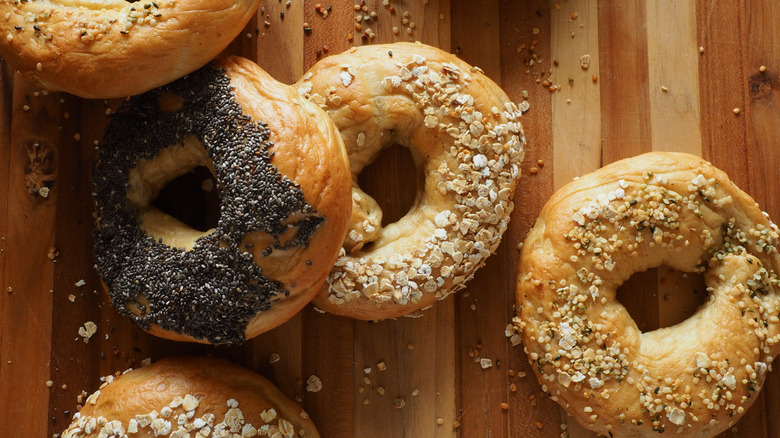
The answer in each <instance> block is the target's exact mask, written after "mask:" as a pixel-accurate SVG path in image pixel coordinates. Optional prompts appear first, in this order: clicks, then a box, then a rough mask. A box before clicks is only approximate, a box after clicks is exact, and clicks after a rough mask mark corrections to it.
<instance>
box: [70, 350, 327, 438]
mask: <svg viewBox="0 0 780 438" xmlns="http://www.w3.org/2000/svg"><path fill="white" fill-rule="evenodd" d="M103 380H104V383H103V384H102V385H101V386H100V389H98V390H97V391H95V392H94V393H92V394H91V395H90V396H89V397H88V398H87V399H86V400H85V402H84V406H83V407H82V408H81V409H80V410H79V412H77V413H76V414H75V415H74V416H73V422H72V423H71V424H70V426H69V427H68V428H67V429H66V430H65V431H64V432H63V433H62V437H63V438H109V437H110V438H120V437H124V438H127V437H134V438H147V437H149V438H151V437H164V438H185V437H190V438H206V437H246V438H248V437H256V436H266V437H271V438H293V437H303V436H305V437H307V438H317V437H319V434H318V433H317V429H316V428H315V427H314V424H313V423H312V421H311V420H310V419H309V417H308V415H306V412H304V411H303V410H302V409H301V407H300V406H299V405H298V404H296V403H295V402H293V401H292V400H290V399H288V398H287V397H285V396H284V394H282V393H281V392H280V391H279V390H278V389H277V388H276V387H275V386H274V385H273V384H272V383H271V382H269V381H268V380H266V379H265V378H263V377H262V376H260V375H258V374H256V373H254V372H252V371H250V370H248V369H246V368H243V367H240V366H238V365H235V364H233V363H231V362H228V361H227V360H224V359H217V358H206V357H178V358H166V359H161V360H159V361H157V362H155V363H153V364H151V365H147V366H144V367H141V368H137V369H134V370H128V371H125V372H124V373H122V374H121V375H118V376H108V377H106V378H104V379H103Z"/></svg>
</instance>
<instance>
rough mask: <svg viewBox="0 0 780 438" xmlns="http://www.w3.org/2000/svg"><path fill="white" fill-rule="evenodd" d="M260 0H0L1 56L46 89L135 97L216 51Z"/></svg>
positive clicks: (92, 95)
mask: <svg viewBox="0 0 780 438" xmlns="http://www.w3.org/2000/svg"><path fill="white" fill-rule="evenodd" d="M259 4H260V0H140V1H134V2H131V1H125V0H51V1H42V0H30V1H28V0H15V1H11V0H9V1H3V2H0V56H2V57H3V58H5V60H6V61H7V62H8V63H9V64H10V65H11V66H12V67H13V68H15V69H17V70H18V71H20V72H21V73H22V74H23V75H24V76H26V77H28V78H31V79H33V80H36V81H37V82H38V83H40V84H41V85H42V86H43V87H45V88H48V89H50V90H52V91H66V92H68V93H72V94H75V95H77V96H80V97H84V98H100V99H106V98H113V97H125V96H130V95H134V94H140V93H143V92H145V91H147V90H150V89H152V88H154V87H158V86H160V85H163V84H166V83H168V82H170V81H173V80H174V79H177V78H179V77H181V76H184V75H185V74H187V73H191V72H192V71H194V70H197V69H198V68H200V67H202V66H203V65H204V64H206V63H207V62H208V61H210V60H211V59H212V58H214V57H215V56H217V55H218V54H219V52H221V51H222V50H223V49H224V48H225V47H227V46H228V44H229V43H230V41H232V40H233V38H235V37H236V36H237V35H238V34H239V32H241V29H242V28H243V27H244V25H246V24H247V22H249V19H250V18H252V16H253V15H254V13H255V11H256V10H257V7H258V5H259Z"/></svg>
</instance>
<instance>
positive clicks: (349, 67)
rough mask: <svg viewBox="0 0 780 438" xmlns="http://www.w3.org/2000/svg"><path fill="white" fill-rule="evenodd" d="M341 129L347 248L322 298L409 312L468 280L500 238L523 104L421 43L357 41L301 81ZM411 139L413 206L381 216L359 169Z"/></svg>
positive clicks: (337, 309) (371, 316)
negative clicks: (393, 216)
mask: <svg viewBox="0 0 780 438" xmlns="http://www.w3.org/2000/svg"><path fill="white" fill-rule="evenodd" d="M295 86H296V87H297V88H298V91H299V92H300V93H302V94H303V95H305V96H307V97H308V98H309V99H310V100H312V101H313V102H315V103H317V104H319V105H320V106H321V107H322V108H324V109H325V110H326V111H327V112H328V114H329V115H330V117H331V118H332V119H333V121H334V123H335V124H336V126H337V127H338V129H339V132H340V133H341V136H342V138H343V139H344V143H345V145H346V147H347V153H348V154H349V161H350V169H351V171H352V219H351V222H350V231H349V234H348V235H347V239H346V241H345V242H344V249H345V252H344V254H343V255H342V256H341V257H340V258H339V260H338V261H337V262H336V266H335V267H334V268H333V271H332V272H331V274H330V276H329V278H328V281H327V285H326V287H325V288H324V289H323V291H322V292H321V293H320V294H319V295H318V296H317V298H316V299H315V304H316V305H317V306H319V307H321V308H322V309H324V310H326V311H328V312H332V313H336V314H340V315H347V316H351V317H354V318H358V319H365V320H376V319H384V318H392V317H397V316H401V315H406V314H409V313H412V312H414V311H417V310H419V309H422V308H424V307H427V306H430V305H431V304H433V303H434V302H435V301H436V300H437V299H442V298H444V297H446V296H447V295H449V294H450V293H452V292H454V291H456V290H458V289H461V288H463V287H464V286H465V284H466V282H467V281H468V280H469V279H470V278H471V277H472V276H473V275H474V273H475V271H476V270H477V268H479V267H480V266H482V265H483V264H484V263H485V260H486V258H487V257H488V256H489V255H490V254H491V253H493V252H494V251H495V250H496V248H497V247H498V244H499V242H500V240H501V235H502V233H503V232H504V230H505V229H506V226H507V223H508V222H509V214H510V213H511V211H512V208H513V203H512V195H513V192H514V188H515V185H516V183H517V180H518V178H519V175H520V162H521V161H522V158H523V145H524V143H525V137H524V134H523V128H522V126H521V124H520V120H519V119H520V116H521V110H520V109H518V107H517V106H516V105H515V104H514V103H512V102H511V101H510V100H509V98H508V97H507V96H506V94H505V93H504V92H503V91H502V90H501V89H500V88H499V87H498V85H496V84H495V83H494V82H493V81H492V80H490V78H488V77H487V76H485V74H484V73H483V72H482V71H481V70H479V69H478V68H475V67H472V66H470V65H468V64H467V63H465V62H463V61H461V60H459V59H458V58H457V57H455V56H454V55H451V54H449V53H446V52H444V51H442V50H439V49H436V48H434V47H430V46H425V45H423V44H419V43H417V44H411V43H396V44H385V45H372V46H365V47H360V48H353V49H350V50H348V51H347V52H344V53H342V54H339V55H335V56H329V57H327V58H325V59H323V60H322V61H320V62H318V63H317V64H315V65H314V67H312V69H311V70H309V72H308V73H306V75H305V76H304V77H303V79H301V80H300V81H298V83H297V84H296V85H295ZM393 144H400V145H403V146H407V147H409V149H410V150H411V152H412V156H413V157H414V159H415V162H416V163H417V170H416V171H414V170H413V171H411V172H406V173H405V174H403V175H399V176H398V177H399V178H419V180H420V181H423V180H424V182H423V183H422V184H418V193H417V197H416V200H415V202H414V205H413V206H412V208H411V209H410V210H409V212H408V213H407V214H406V215H405V216H404V217H403V218H401V219H400V220H398V221H397V222H395V223H392V224H389V225H386V226H384V227H383V226H382V211H381V209H380V208H379V206H378V204H377V203H376V201H375V200H374V199H373V198H371V197H370V196H369V195H368V194H366V193H365V192H363V190H361V189H360V187H359V186H358V183H357V177H358V175H359V174H360V172H361V171H362V170H363V168H364V167H365V166H367V165H368V164H369V163H371V162H372V161H374V159H376V157H377V156H378V155H379V153H380V152H381V151H382V150H383V149H384V148H386V147H389V146H392V145H393Z"/></svg>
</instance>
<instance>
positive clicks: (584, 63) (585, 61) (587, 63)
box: [580, 53, 590, 70]
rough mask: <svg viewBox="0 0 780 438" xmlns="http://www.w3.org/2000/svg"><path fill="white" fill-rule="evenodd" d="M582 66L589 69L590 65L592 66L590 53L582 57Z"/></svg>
mask: <svg viewBox="0 0 780 438" xmlns="http://www.w3.org/2000/svg"><path fill="white" fill-rule="evenodd" d="M580 67H582V69H583V70H587V69H588V67H590V55H589V54H587V53H586V54H584V55H582V56H581V57H580Z"/></svg>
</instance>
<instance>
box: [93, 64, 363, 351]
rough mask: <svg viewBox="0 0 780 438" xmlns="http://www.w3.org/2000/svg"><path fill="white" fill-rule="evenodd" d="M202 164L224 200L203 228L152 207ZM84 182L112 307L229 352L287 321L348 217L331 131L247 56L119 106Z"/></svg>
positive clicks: (146, 324)
mask: <svg viewBox="0 0 780 438" xmlns="http://www.w3.org/2000/svg"><path fill="white" fill-rule="evenodd" d="M199 166H203V167H207V168H209V169H210V170H211V172H212V174H213V175H214V177H215V179H216V188H217V191H218V193H219V197H220V201H219V219H218V224H217V226H216V227H215V228H214V229H210V230H207V231H204V232H201V231H198V230H196V229H194V228H191V227H189V226H188V225H186V224H184V223H183V222H181V221H179V220H177V219H175V218H174V217H173V216H170V215H168V214H166V213H164V212H162V211H161V210H159V209H157V208H156V207H154V206H153V205H152V204H151V201H152V200H154V199H155V198H156V197H157V195H158V193H159V192H160V191H161V189H163V188H164V187H165V186H166V184H168V182H169V181H172V180H173V179H175V178H176V177H178V176H180V175H183V174H185V173H187V172H189V171H191V170H193V169H195V168H197V167H199ZM93 182H94V187H95V200H96V205H97V217H98V222H97V229H96V231H95V259H96V267H97V270H98V273H99V274H100V276H101V278H102V279H103V281H104V282H105V284H106V286H107V289H108V292H109V295H110V296H111V300H112V303H113V305H114V306H115V307H116V308H118V309H119V310H120V312H121V313H123V314H126V315H128V316H129V317H130V318H132V319H133V320H134V321H135V322H136V323H137V324H139V325H140V326H141V327H142V328H144V329H145V330H148V331H149V332H150V333H152V334H154V335H157V336H161V337H165V338H170V339H174V340H186V341H198V342H211V343H237V342H241V341H243V340H244V339H245V338H251V337H253V336H256V335H257V334H259V333H262V332H264V331H267V330H269V329H271V328H273V327H275V326H277V325H279V324H281V323H283V322H284V321H286V320H287V319H289V318H290V317H291V316H292V315H293V314H295V313H296V312H298V311H299V310H300V309H301V308H302V307H303V306H305V305H306V304H307V303H308V302H309V301H310V300H311V298H312V297H313V296H314V294H316V293H317V291H318V290H319V288H320V286H321V285H322V283H323V282H324V281H325V277H326V276H327V275H328V272H329V270H330V268H331V266H332V265H333V262H334V261H335V259H336V256H337V255H338V252H339V249H340V246H341V242H342V241H343V238H344V235H345V233H346V225H347V220H348V219H349V206H350V203H349V202H350V201H349V195H350V186H349V168H348V163H347V157H346V153H345V151H344V146H343V144H342V142H341V139H340V137H339V135H338V132H337V131H336V128H335V127H334V125H333V123H332V122H331V121H330V119H329V118H328V117H327V115H326V114H325V113H324V112H323V111H322V110H320V109H319V108H317V106H316V105H313V104H312V103H310V102H308V101H306V100H305V99H303V98H302V97H301V96H299V95H298V94H297V93H296V92H295V90H294V89H292V88H291V87H289V86H287V85H284V84H281V83H279V82H277V81H275V80H274V79H273V78H271V77H270V76H269V75H268V74H267V73H265V72H264V71H263V70H262V69H260V67H258V66H257V65H255V64H254V63H252V62H251V61H248V60H246V59H243V58H235V57H233V58H227V59H222V60H219V61H217V62H216V63H214V64H208V65H207V66H205V67H203V68H202V69H200V70H198V71H196V72H194V73H192V74H190V75H188V76H186V77H184V78H182V79H180V80H178V81H175V82H173V83H171V84H169V85H166V86H164V87H162V88H158V89H155V90H152V91H150V92H148V93H145V94H143V95H140V96H136V97H133V98H131V99H129V100H128V101H127V102H126V103H125V104H124V105H122V106H121V107H120V108H119V109H118V111H117V112H116V113H115V114H114V115H113V116H112V119H111V122H110V124H109V126H108V128H107V129H106V133H105V136H104V139H103V142H102V144H101V147H100V156H99V159H98V164H97V166H96V170H95V174H94V178H93Z"/></svg>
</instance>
